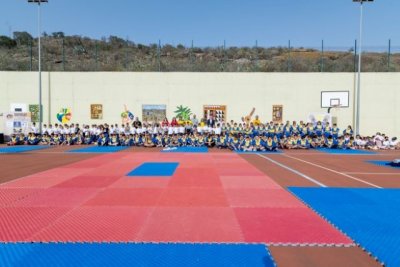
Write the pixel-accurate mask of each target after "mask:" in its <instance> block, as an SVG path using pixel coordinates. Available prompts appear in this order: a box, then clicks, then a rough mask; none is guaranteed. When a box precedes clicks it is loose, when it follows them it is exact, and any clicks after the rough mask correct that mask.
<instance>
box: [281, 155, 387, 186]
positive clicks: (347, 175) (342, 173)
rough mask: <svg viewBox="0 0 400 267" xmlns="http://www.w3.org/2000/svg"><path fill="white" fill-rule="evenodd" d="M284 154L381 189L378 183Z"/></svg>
mask: <svg viewBox="0 0 400 267" xmlns="http://www.w3.org/2000/svg"><path fill="white" fill-rule="evenodd" d="M284 156H285V157H288V158H291V159H294V160H297V161H301V162H303V163H307V164H309V165H312V166H314V167H318V168H321V169H324V170H326V171H330V172H333V173H336V174H340V175H342V176H345V177H347V178H350V179H353V180H355V181H358V182H361V183H364V184H367V185H370V186H372V187H375V188H379V189H383V187H380V186H378V185H376V184H373V183H370V182H367V181H364V180H362V179H359V178H356V177H354V176H351V175H349V174H346V173H344V172H339V171H335V170H332V169H330V168H327V167H324V166H321V165H318V164H315V163H312V162H309V161H306V160H302V159H299V158H296V157H292V156H289V155H284Z"/></svg>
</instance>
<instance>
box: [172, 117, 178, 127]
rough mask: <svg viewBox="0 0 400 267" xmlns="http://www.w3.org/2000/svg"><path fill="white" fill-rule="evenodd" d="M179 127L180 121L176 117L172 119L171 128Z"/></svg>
mask: <svg viewBox="0 0 400 267" xmlns="http://www.w3.org/2000/svg"><path fill="white" fill-rule="evenodd" d="M178 125H179V124H178V121H177V120H176V118H175V117H173V118H172V121H171V126H172V127H174V126H178Z"/></svg>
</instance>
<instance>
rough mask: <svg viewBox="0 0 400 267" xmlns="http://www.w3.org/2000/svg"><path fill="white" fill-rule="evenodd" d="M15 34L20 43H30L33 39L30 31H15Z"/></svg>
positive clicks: (15, 38)
mask: <svg viewBox="0 0 400 267" xmlns="http://www.w3.org/2000/svg"><path fill="white" fill-rule="evenodd" d="M13 36H14V40H15V41H16V42H17V44H18V45H29V44H30V43H31V42H32V40H33V37H32V35H30V34H29V33H28V32H14V33H13Z"/></svg>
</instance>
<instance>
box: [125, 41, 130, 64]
mask: <svg viewBox="0 0 400 267" xmlns="http://www.w3.org/2000/svg"><path fill="white" fill-rule="evenodd" d="M128 51H129V37H126V51H125V71H129V53H128Z"/></svg>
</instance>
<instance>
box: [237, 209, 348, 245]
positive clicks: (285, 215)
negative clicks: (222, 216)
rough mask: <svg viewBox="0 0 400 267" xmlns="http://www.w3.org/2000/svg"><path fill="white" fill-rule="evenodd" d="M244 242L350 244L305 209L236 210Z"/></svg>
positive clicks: (327, 224) (310, 211) (344, 237)
mask: <svg viewBox="0 0 400 267" xmlns="http://www.w3.org/2000/svg"><path fill="white" fill-rule="evenodd" d="M235 213H236V216H237V218H238V221H239V224H240V226H241V228H242V231H243V234H244V237H245V241H246V242H262V243H292V244H297V243H307V244H314V243H315V244H319V243H323V244H351V243H353V242H352V241H351V240H350V239H349V238H347V237H346V236H344V235H343V234H342V233H340V232H339V231H338V230H336V229H335V228H333V227H332V226H331V225H330V224H329V223H327V222H326V221H325V220H323V219H322V218H321V217H319V216H318V215H317V214H316V213H314V212H313V211H312V210H310V209H308V208H236V209H235Z"/></svg>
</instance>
